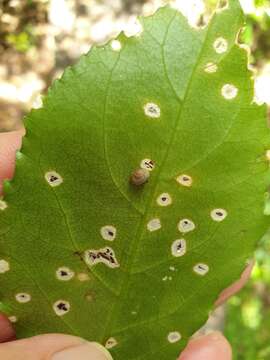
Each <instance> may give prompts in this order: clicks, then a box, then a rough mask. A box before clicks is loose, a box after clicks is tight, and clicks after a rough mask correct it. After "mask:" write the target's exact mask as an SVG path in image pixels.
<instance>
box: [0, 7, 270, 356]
mask: <svg viewBox="0 0 270 360" xmlns="http://www.w3.org/2000/svg"><path fill="white" fill-rule="evenodd" d="M140 20H141V25H142V29H143V31H142V33H141V34H139V35H138V36H134V37H131V38H127V37H126V36H125V35H124V34H123V33H122V34H120V36H119V37H118V39H117V40H116V41H114V42H110V43H109V44H107V45H105V46H102V47H95V48H93V49H92V50H91V52H90V53H89V54H87V55H86V56H84V57H82V58H81V60H80V61H79V63H78V64H77V65H76V66H74V67H71V68H68V69H67V70H66V71H65V73H64V75H63V77H62V78H61V79H60V80H59V81H56V82H55V83H54V84H53V86H52V88H51V89H50V90H49V93H48V95H47V97H45V99H44V105H43V107H42V108H41V109H39V110H33V111H32V112H31V113H30V115H29V116H28V117H27V119H26V127H27V135H26V137H25V138H24V141H23V147H22V150H21V152H19V153H18V154H17V167H16V176H15V179H14V180H13V181H12V182H6V184H5V200H4V201H2V202H1V203H0V204H1V208H2V209H3V211H2V212H1V214H0V249H1V251H0V253H1V257H0V259H1V262H0V272H1V274H0V285H1V287H0V288H1V302H2V303H3V304H4V307H5V308H6V309H10V311H8V315H9V316H16V317H17V323H16V328H17V332H18V335H19V337H24V336H31V335H34V334H38V333H47V332H65V333H71V334H75V335H79V336H81V337H84V338H86V339H90V340H96V341H99V342H101V343H103V344H106V343H107V346H108V347H110V350H111V352H112V355H113V356H114V358H115V359H116V360H124V359H125V360H126V359H140V360H142V359H145V360H146V359H147V360H151V359H156V358H158V359H161V360H163V359H164V360H165V359H166V360H168V359H175V358H176V356H177V354H178V353H179V351H180V350H181V349H183V348H184V346H185V345H186V342H187V340H188V338H189V337H190V336H191V335H192V334H193V333H194V332H195V331H196V330H197V329H198V328H199V327H200V326H201V325H202V324H203V323H204V322H205V321H206V319H207V317H208V314H209V311H210V310H211V309H212V308H213V304H214V302H215V300H216V298H217V297H218V294H219V293H220V291H221V290H222V289H223V288H224V287H226V286H228V285H229V284H230V283H231V282H232V281H234V280H236V279H237V278H238V277H239V276H240V273H241V272H242V271H243V269H244V268H245V266H246V263H247V260H248V259H249V258H250V257H251V256H252V254H253V250H254V248H255V245H256V242H257V240H259V239H260V238H261V236H262V235H263V234H264V233H265V232H266V229H267V227H268V218H267V217H266V216H265V215H264V214H263V209H264V201H265V195H264V193H265V192H266V189H267V185H268V184H269V182H270V176H269V160H268V159H267V157H266V156H265V153H266V151H267V149H268V148H269V146H270V139H269V132H268V129H267V126H266V115H265V112H266V111H265V107H264V106H263V107H259V106H258V105H256V104H255V103H254V102H253V81H252V80H251V76H252V74H251V72H250V71H249V70H248V68H247V53H246V51H245V50H244V49H243V48H241V47H239V46H238V45H237V43H236V39H237V34H238V32H239V29H240V28H241V26H242V25H243V23H244V19H243V15H242V11H241V8H240V5H239V3H238V1H236V0H231V1H230V2H229V7H228V8H226V9H223V10H222V11H220V10H219V11H218V12H217V13H216V14H214V16H213V17H212V19H211V22H210V23H209V25H208V26H207V27H206V28H204V29H194V28H190V27H189V25H188V23H187V21H186V20H185V18H184V17H183V16H182V15H181V14H180V13H178V12H177V11H176V10H173V9H171V8H169V7H165V8H162V9H160V10H159V11H158V12H157V13H156V14H155V15H154V16H152V17H149V18H145V19H143V18H142V19H140ZM120 47H121V49H120ZM145 159H148V160H152V161H153V164H152V163H151V162H150V163H149V161H148V162H146V163H145V162H143V164H142V161H143V160H145ZM141 165H143V167H145V166H146V167H147V168H149V167H152V165H153V167H154V168H153V169H150V170H151V171H149V173H148V172H147V171H138V169H139V168H140V166H141ZM136 170H137V171H136ZM134 171H135V173H136V174H134ZM132 174H133V179H134V176H135V175H137V177H136V179H135V180H134V181H135V182H142V183H143V184H141V185H135V184H132V183H131V182H130V177H131V175H132ZM148 175H149V178H148V181H147V176H148ZM215 210H216V211H215ZM185 219H187V220H188V221H183V220H185ZM153 220H154V221H153ZM106 226H107V227H106ZM150 230H151V231H150ZM109 252H110V253H109ZM200 264H201V265H200ZM63 267H64V268H63ZM66 268H68V269H66ZM18 294H19V295H18ZM23 295H24V296H23ZM58 315H61V316H58ZM13 320H14V319H13ZM180 336H181V339H180ZM108 339H110V341H109V342H108Z"/></svg>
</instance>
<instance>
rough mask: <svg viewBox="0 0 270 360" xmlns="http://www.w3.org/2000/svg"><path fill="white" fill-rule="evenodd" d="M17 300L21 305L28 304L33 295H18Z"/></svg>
mask: <svg viewBox="0 0 270 360" xmlns="http://www.w3.org/2000/svg"><path fill="white" fill-rule="evenodd" d="M15 299H16V300H17V301H18V302H19V303H23V304H24V303H28V302H29V301H30V300H31V295H29V294H27V293H18V294H16V295H15Z"/></svg>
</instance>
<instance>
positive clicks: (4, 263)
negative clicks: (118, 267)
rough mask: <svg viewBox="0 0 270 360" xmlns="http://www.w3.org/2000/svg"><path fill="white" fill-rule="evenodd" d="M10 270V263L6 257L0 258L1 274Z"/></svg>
mask: <svg viewBox="0 0 270 360" xmlns="http://www.w3.org/2000/svg"><path fill="white" fill-rule="evenodd" d="M9 270H10V266H9V263H8V262H7V261H6V260H4V259H2V260H0V274H4V273H5V272H7V271H9Z"/></svg>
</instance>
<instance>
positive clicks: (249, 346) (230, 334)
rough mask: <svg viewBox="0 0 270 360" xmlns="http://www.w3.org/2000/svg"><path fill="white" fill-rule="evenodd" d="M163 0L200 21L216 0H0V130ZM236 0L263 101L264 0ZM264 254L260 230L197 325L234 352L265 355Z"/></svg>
mask: <svg viewBox="0 0 270 360" xmlns="http://www.w3.org/2000/svg"><path fill="white" fill-rule="evenodd" d="M222 2H223V3H224V1H222ZM166 3H170V4H171V5H172V6H174V7H176V8H178V9H179V10H180V11H182V12H183V13H184V14H185V15H186V16H187V17H188V19H189V22H190V23H191V25H192V26H196V25H201V24H204V23H205V22H207V20H208V18H209V16H210V14H211V12H212V11H213V10H214V8H215V7H216V5H217V0H205V1H203V0H104V1H101V0H0V131H12V130H14V129H16V128H19V127H21V126H22V121H21V119H22V118H23V115H24V114H25V113H27V112H28V111H29V110H30V109H31V107H38V106H39V103H40V102H39V96H40V94H43V93H45V92H46V90H47V88H48V86H49V85H50V84H51V82H52V81H53V80H54V79H55V78H57V77H59V76H61V74H62V72H63V69H64V68H65V67H66V66H67V65H69V64H72V63H74V62H75V61H76V60H77V59H78V58H79V56H80V55H81V54H83V53H85V52H87V51H88V50H89V48H90V46H91V44H94V43H104V42H106V41H107V40H108V39H109V38H110V37H113V36H116V35H117V34H118V33H119V31H121V30H122V29H124V30H125V31H127V32H129V33H132V31H134V29H135V30H136V15H138V14H144V15H150V14H151V13H153V12H154V11H155V10H156V9H157V8H158V7H160V6H162V5H164V4H166ZM241 3H242V6H243V9H244V11H245V13H246V16H247V23H246V27H245V29H244V30H243V31H242V34H241V41H242V42H243V43H246V44H248V45H249V46H250V48H251V57H250V62H251V64H252V66H253V68H254V71H255V72H254V77H255V97H256V99H257V101H258V102H266V103H267V104H268V105H270V0H241ZM269 254H270V235H266V236H265V237H264V238H263V239H262V240H261V242H260V245H259V248H258V250H257V252H256V260H257V263H256V266H255V268H254V271H253V273H252V278H251V280H250V282H249V284H248V285H247V286H246V288H245V289H244V290H242V291H241V293H239V294H238V295H237V296H234V297H233V298H232V299H231V300H230V301H229V302H228V304H227V305H226V307H224V306H223V307H221V308H220V309H218V311H217V312H216V313H215V314H214V315H213V316H212V317H211V319H210V321H209V322H208V324H207V326H206V327H205V328H204V329H203V330H202V331H209V329H213V328H214V329H216V328H218V329H223V330H224V332H225V334H226V336H227V338H228V339H229V341H230V342H231V344H232V346H233V352H234V359H237V360H267V359H270V256H269ZM202 360H204V359H202ZM205 360H206V359H205Z"/></svg>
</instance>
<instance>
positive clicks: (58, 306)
mask: <svg viewBox="0 0 270 360" xmlns="http://www.w3.org/2000/svg"><path fill="white" fill-rule="evenodd" d="M53 310H54V312H55V313H56V315H58V316H63V315H65V314H67V313H68V312H69V311H70V303H69V302H68V301H66V300H58V301H56V302H55V303H54V304H53Z"/></svg>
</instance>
